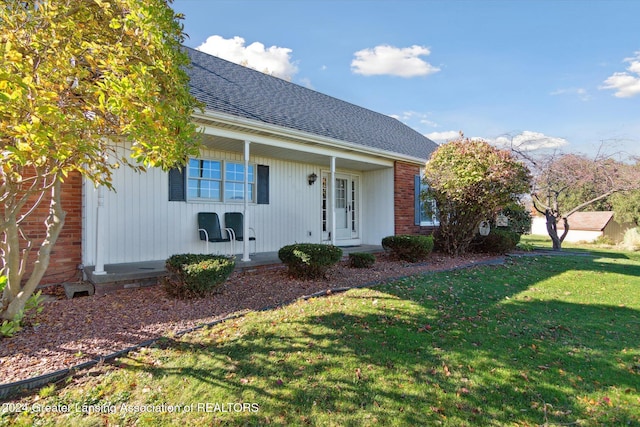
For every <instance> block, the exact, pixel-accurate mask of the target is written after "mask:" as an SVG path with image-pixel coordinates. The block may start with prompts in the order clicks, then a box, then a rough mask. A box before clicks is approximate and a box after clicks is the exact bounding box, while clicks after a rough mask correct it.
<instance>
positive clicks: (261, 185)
mask: <svg viewBox="0 0 640 427" xmlns="http://www.w3.org/2000/svg"><path fill="white" fill-rule="evenodd" d="M257 202H258V204H259V205H268V204H269V166H265V165H258V200H257Z"/></svg>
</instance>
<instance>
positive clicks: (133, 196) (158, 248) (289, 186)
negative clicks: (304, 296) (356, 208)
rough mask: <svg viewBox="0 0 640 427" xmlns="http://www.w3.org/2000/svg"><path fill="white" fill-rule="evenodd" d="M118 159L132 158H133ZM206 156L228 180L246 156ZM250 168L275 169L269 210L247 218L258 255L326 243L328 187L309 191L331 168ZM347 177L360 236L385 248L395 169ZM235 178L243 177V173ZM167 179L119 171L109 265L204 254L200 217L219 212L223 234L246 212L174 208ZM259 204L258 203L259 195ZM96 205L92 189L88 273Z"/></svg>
mask: <svg viewBox="0 0 640 427" xmlns="http://www.w3.org/2000/svg"><path fill="white" fill-rule="evenodd" d="M119 154H121V155H126V151H124V150H122V151H121V153H119ZM201 156H202V159H216V161H220V162H221V163H222V172H223V175H222V176H223V177H224V165H225V163H226V164H231V163H234V164H240V165H242V164H243V163H244V159H243V155H242V153H233V152H224V151H217V150H203V151H202V152H201ZM250 164H251V165H258V164H259V165H266V166H268V167H269V204H256V203H250V204H249V206H248V212H247V219H248V225H249V226H250V227H252V228H253V229H255V232H256V237H257V239H256V243H257V246H256V249H257V252H275V251H278V250H279V249H280V248H281V247H282V246H285V245H288V244H291V243H296V242H311V243H320V242H322V193H321V190H322V186H321V185H320V180H319V179H318V181H316V183H315V184H313V185H309V183H308V176H309V174H311V173H315V174H316V175H318V176H321V174H322V171H324V170H326V168H327V165H318V164H311V163H303V162H294V161H288V160H280V159H274V158H268V157H260V156H251V158H250ZM185 169H187V168H185ZM342 172H344V173H352V174H356V175H358V176H360V185H361V195H360V200H361V206H362V209H361V215H360V220H361V223H360V224H359V226H358V228H359V230H360V234H361V236H360V237H361V242H362V243H363V244H374V245H379V244H380V241H381V239H382V237H384V236H387V235H390V234H393V168H391V167H386V168H382V169H379V170H375V171H365V172H357V171H342ZM234 173H235V174H236V176H239V175H238V172H237V170H236V171H235V172H234ZM242 173H244V171H243V172H242ZM202 175H203V176H204V175H206V174H205V173H203V174H202ZM255 175H257V174H256V173H255V169H254V173H253V176H254V177H255ZM168 176H169V174H168V173H166V172H163V171H162V170H160V169H157V168H149V169H148V170H147V172H145V173H137V172H135V171H133V170H131V169H129V168H120V169H118V170H115V171H114V174H113V185H114V187H115V188H116V190H117V191H108V190H105V191H104V208H103V215H102V216H101V219H102V220H103V222H102V225H103V227H104V233H103V235H104V239H105V241H104V244H103V247H104V262H105V264H115V263H126V262H138V261H151V260H163V259H167V258H168V257H169V256H171V255H174V254H178V253H189V252H192V253H202V252H204V251H205V244H204V242H202V241H200V240H199V237H198V232H197V224H196V223H197V214H198V212H217V213H218V215H219V216H220V218H221V221H222V224H221V225H222V226H223V227H224V213H225V212H242V210H243V205H242V204H241V203H233V202H224V201H220V202H216V203H212V202H211V201H206V200H189V201H187V202H178V201H171V202H169V201H168V196H169V180H168ZM230 181H232V180H230ZM252 198H255V189H254V191H252ZM97 205H98V192H97V190H95V189H94V187H93V185H92V184H91V183H90V182H88V181H86V182H85V183H84V212H85V215H84V227H83V246H82V247H83V249H82V250H83V263H84V264H85V265H95V251H96V239H95V236H96V209H97ZM229 247H230V246H229V244H228V243H216V244H210V247H209V249H210V250H211V251H212V252H217V253H226V252H227V251H228V250H229ZM235 248H236V252H237V253H241V251H242V245H241V244H236V245H235Z"/></svg>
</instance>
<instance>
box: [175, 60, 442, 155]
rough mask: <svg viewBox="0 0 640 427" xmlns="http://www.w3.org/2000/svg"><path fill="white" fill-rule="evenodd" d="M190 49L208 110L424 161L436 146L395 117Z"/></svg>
mask: <svg viewBox="0 0 640 427" xmlns="http://www.w3.org/2000/svg"><path fill="white" fill-rule="evenodd" d="M186 49H187V53H188V54H189V57H190V58H191V63H192V67H190V68H189V69H188V70H187V72H188V74H189V76H190V77H191V81H190V89H191V93H192V95H193V96H195V97H196V98H197V99H199V100H200V101H202V102H204V103H205V105H206V108H207V109H208V110H213V111H218V112H222V113H227V114H231V115H234V116H239V117H243V118H247V119H253V120H257V121H260V122H264V123H268V124H272V125H278V126H283V127H286V128H289V129H295V130H299V131H303V132H309V133H312V134H315V135H319V136H323V137H328V138H333V139H337V140H340V141H345V142H349V143H354V144H359V145H363V146H366V147H369V148H373V149H380V150H385V151H390V152H394V153H398V154H402V155H407V156H410V157H416V158H418V159H423V160H426V159H427V158H428V157H429V156H430V155H431V153H432V152H433V150H435V149H436V147H437V146H436V144H435V143H434V142H433V141H431V140H430V139H428V138H426V137H425V136H423V135H422V134H420V133H419V132H416V131H415V130H413V129H411V128H410V127H408V126H406V125H404V124H403V123H401V122H400V121H398V120H396V119H394V118H392V117H389V116H386V115H384V114H380V113H376V112H375V111H371V110H368V109H366V108H362V107H359V106H357V105H354V104H350V103H348V102H345V101H342V100H340V99H337V98H333V97H331V96H328V95H325V94H322V93H320V92H316V91H314V90H311V89H307V88H305V87H303V86H299V85H296V84H293V83H290V82H287V81H285V80H282V79H280V78H277V77H272V76H269V75H267V74H264V73H261V72H259V71H255V70H252V69H250V68H247V67H243V66H241V65H238V64H234V63H232V62H229V61H226V60H224V59H221V58H218V57H215V56H212V55H209V54H207V53H204V52H200V51H198V50H195V49H191V48H186Z"/></svg>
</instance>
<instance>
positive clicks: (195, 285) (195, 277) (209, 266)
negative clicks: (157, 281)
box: [162, 254, 235, 298]
mask: <svg viewBox="0 0 640 427" xmlns="http://www.w3.org/2000/svg"><path fill="white" fill-rule="evenodd" d="M165 266H166V269H167V272H168V273H169V274H168V275H167V276H166V277H164V278H163V279H162V285H163V287H164V289H165V291H167V293H168V294H169V295H172V296H174V297H177V298H194V297H202V296H205V295H207V294H209V293H212V292H214V291H215V289H216V288H217V287H218V285H220V284H221V283H222V282H224V281H225V280H227V278H228V277H229V275H230V274H231V273H232V272H233V269H234V268H235V261H234V260H233V258H227V257H225V256H220V255H208V254H180V255H173V256H172V257H170V258H169V259H168V260H167V262H166V264H165Z"/></svg>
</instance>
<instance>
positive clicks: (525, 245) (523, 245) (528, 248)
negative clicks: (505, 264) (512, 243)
mask: <svg viewBox="0 0 640 427" xmlns="http://www.w3.org/2000/svg"><path fill="white" fill-rule="evenodd" d="M516 248H518V249H520V250H521V251H525V252H532V251H534V250H535V249H536V247H535V246H534V245H533V244H532V243H529V242H520V243H518V244H517V245H516Z"/></svg>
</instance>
